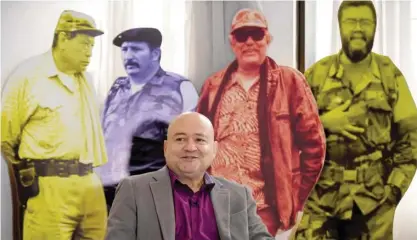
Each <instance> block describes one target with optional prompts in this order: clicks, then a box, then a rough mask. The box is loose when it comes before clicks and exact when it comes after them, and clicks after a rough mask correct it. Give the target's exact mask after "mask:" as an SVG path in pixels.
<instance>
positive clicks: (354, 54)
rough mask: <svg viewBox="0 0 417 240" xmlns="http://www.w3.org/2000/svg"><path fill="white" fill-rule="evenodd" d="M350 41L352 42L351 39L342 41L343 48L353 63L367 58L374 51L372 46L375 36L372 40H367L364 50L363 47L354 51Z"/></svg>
mask: <svg viewBox="0 0 417 240" xmlns="http://www.w3.org/2000/svg"><path fill="white" fill-rule="evenodd" d="M349 42H350V41H349V40H344V41H343V42H342V49H343V51H344V52H345V54H346V56H347V57H348V58H349V59H350V61H352V62H353V63H357V62H360V61H362V60H363V59H365V58H366V57H367V56H368V54H369V53H370V52H371V51H372V48H373V46H374V38H372V39H371V40H370V41H367V42H366V46H365V49H364V50H363V49H361V50H355V51H352V50H351V49H350V48H349Z"/></svg>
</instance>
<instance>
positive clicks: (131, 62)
mask: <svg viewBox="0 0 417 240" xmlns="http://www.w3.org/2000/svg"><path fill="white" fill-rule="evenodd" d="M127 66H134V67H137V68H138V67H140V65H139V63H137V62H135V61H133V60H127V61H126V62H125V67H127Z"/></svg>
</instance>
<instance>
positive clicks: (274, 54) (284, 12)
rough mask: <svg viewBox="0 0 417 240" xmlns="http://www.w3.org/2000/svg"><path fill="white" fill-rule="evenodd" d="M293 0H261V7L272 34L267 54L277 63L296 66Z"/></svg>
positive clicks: (294, 3)
mask: <svg viewBox="0 0 417 240" xmlns="http://www.w3.org/2000/svg"><path fill="white" fill-rule="evenodd" d="M295 5H296V2H295V1H288V0H287V1H262V2H261V7H262V12H263V13H264V15H265V17H266V19H267V21H268V28H269V31H270V33H271V34H272V36H273V40H272V43H271V45H270V47H269V49H268V54H269V56H270V57H271V58H272V59H274V60H275V61H276V62H277V64H281V65H286V66H291V67H294V68H296V67H297V62H296V61H297V57H296V52H295V49H296V46H297V42H296V36H295V34H296V28H295V27H296V25H295V24H296V20H295V17H296V16H295Z"/></svg>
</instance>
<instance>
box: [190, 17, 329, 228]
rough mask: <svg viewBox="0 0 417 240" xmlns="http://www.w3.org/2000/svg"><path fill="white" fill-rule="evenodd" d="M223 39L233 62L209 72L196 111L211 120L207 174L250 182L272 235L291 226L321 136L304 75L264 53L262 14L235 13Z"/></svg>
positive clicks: (266, 36)
mask: <svg viewBox="0 0 417 240" xmlns="http://www.w3.org/2000/svg"><path fill="white" fill-rule="evenodd" d="M229 41H230V44H231V47H232V49H233V52H234V53H235V56H236V60H235V61H233V62H232V63H231V64H230V65H229V66H227V67H226V68H224V69H222V70H221V71H219V72H217V73H215V74H213V75H212V76H210V77H209V78H208V79H207V80H206V81H205V82H204V85H203V87H202V91H201V96H200V100H199V104H198V108H197V111H198V112H200V113H202V114H204V115H205V116H207V117H208V118H209V119H210V120H211V121H212V123H213V125H214V130H215V140H216V141H218V152H217V155H216V158H215V160H214V161H213V164H212V166H211V168H210V172H211V173H212V174H213V175H214V176H221V177H225V178H227V179H231V180H233V181H236V182H238V183H240V184H244V185H247V186H249V187H250V188H251V189H252V190H253V195H254V198H255V200H256V203H257V211H258V213H259V215H260V216H261V218H262V220H263V222H264V223H265V225H266V226H267V228H268V230H269V232H270V233H271V235H273V236H275V235H276V234H277V233H278V231H279V230H281V231H284V230H288V229H290V228H292V227H293V226H294V224H295V223H296V219H297V214H298V213H299V211H302V208H303V204H304V202H305V200H306V199H307V197H308V195H309V193H310V191H311V189H312V188H313V186H314V184H315V183H316V180H317V179H318V176H319V173H320V171H321V169H322V166H323V161H324V153H325V138H324V132H323V128H322V125H321V123H320V118H319V115H318V111H317V105H316V103H315V100H314V97H313V95H312V94H311V91H310V89H309V87H308V84H307V82H306V81H305V78H304V76H303V75H302V74H301V73H300V72H299V71H297V70H296V69H294V68H291V67H286V66H281V65H278V64H276V63H275V61H274V60H273V59H271V58H270V57H268V56H267V49H268V47H269V45H270V43H271V41H272V36H271V34H270V32H269V31H268V24H267V21H266V19H265V17H264V15H263V14H262V13H261V12H259V11H256V10H253V9H242V10H240V11H238V12H237V13H236V14H235V16H234V18H233V22H232V28H231V32H230V35H229Z"/></svg>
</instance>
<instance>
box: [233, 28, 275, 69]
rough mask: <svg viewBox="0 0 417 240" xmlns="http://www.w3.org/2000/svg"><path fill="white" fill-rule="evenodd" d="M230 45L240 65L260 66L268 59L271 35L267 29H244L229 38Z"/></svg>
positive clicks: (236, 31) (238, 30)
mask: <svg viewBox="0 0 417 240" xmlns="http://www.w3.org/2000/svg"><path fill="white" fill-rule="evenodd" d="M229 39H230V43H231V46H232V49H233V52H234V53H235V56H236V59H237V61H238V63H239V65H244V66H245V65H246V66H247V65H254V66H260V65H261V64H262V63H263V61H264V60H265V58H266V53H267V49H268V45H269V42H270V40H271V38H270V35H269V33H268V32H267V30H266V29H265V28H259V27H242V28H239V29H237V30H235V31H234V32H233V33H231V34H230V36H229Z"/></svg>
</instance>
